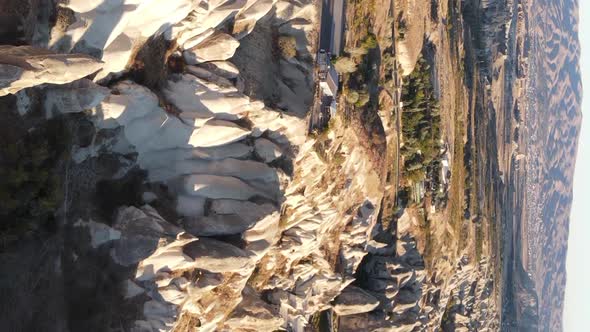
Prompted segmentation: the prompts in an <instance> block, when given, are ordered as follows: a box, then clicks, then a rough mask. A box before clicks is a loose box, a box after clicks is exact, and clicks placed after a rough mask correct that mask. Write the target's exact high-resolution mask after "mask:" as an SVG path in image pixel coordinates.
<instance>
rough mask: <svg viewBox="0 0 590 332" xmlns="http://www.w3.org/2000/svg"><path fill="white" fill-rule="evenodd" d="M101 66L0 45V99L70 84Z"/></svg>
mask: <svg viewBox="0 0 590 332" xmlns="http://www.w3.org/2000/svg"><path fill="white" fill-rule="evenodd" d="M102 66H103V63H102V62H100V61H98V60H96V59H94V58H92V57H90V56H87V55H83V54H55V53H53V52H51V51H49V50H46V49H42V48H37V47H32V46H10V45H0V96H5V95H7V94H13V93H16V92H18V91H19V90H22V89H24V88H30V87H33V86H37V85H41V84H45V83H51V84H65V83H70V82H72V81H75V80H78V79H81V78H83V77H85V76H88V75H90V74H92V73H95V72H96V71H98V70H100V69H101V68H102Z"/></svg>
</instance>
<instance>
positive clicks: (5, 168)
mask: <svg viewBox="0 0 590 332" xmlns="http://www.w3.org/2000/svg"><path fill="white" fill-rule="evenodd" d="M68 141H69V135H68V130H67V128H65V126H64V124H63V122H61V121H59V120H55V119H52V120H49V121H48V122H46V123H45V124H43V125H41V126H40V127H38V128H37V129H35V130H33V131H30V132H28V133H27V134H26V135H24V136H23V137H21V138H20V139H19V140H18V141H15V142H4V143H5V144H4V145H3V146H2V147H0V161H2V167H1V168H0V220H1V222H0V240H1V242H2V243H0V249H1V247H2V246H3V245H6V242H11V241H12V240H14V239H15V238H18V237H20V236H22V235H23V234H26V233H30V232H33V233H34V232H36V231H38V230H40V229H41V228H44V227H45V228H46V227H53V225H50V224H52V223H53V222H54V212H55V210H56V209H57V208H58V206H59V204H60V203H61V200H62V195H63V193H62V188H61V183H60V179H59V177H58V175H57V174H56V172H55V168H56V167H57V163H58V161H59V160H60V159H62V158H64V154H65V153H67V152H66V151H67V147H68ZM48 223H49V224H48Z"/></svg>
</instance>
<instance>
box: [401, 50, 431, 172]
mask: <svg viewBox="0 0 590 332" xmlns="http://www.w3.org/2000/svg"><path fill="white" fill-rule="evenodd" d="M402 101H403V103H404V108H403V112H402V124H403V125H402V134H403V142H404V145H403V147H402V149H401V153H402V156H403V157H404V161H405V165H404V166H405V177H406V179H408V180H411V181H414V182H418V181H422V180H425V179H426V177H427V175H430V176H431V177H436V176H437V175H438V174H440V155H441V154H440V149H441V145H440V138H441V132H440V112H439V106H438V101H437V99H436V98H435V97H434V90H433V87H432V83H431V79H430V67H429V66H428V64H427V63H426V61H425V60H424V59H423V58H420V60H418V63H417V64H416V68H415V69H414V71H413V72H412V73H411V74H410V76H409V77H407V79H406V82H405V84H404V86H403V90H402ZM429 180H434V179H429Z"/></svg>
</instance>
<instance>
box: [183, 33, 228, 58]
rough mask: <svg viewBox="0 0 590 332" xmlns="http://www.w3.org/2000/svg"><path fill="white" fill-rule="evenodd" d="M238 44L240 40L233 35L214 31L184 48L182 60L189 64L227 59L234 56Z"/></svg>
mask: <svg viewBox="0 0 590 332" xmlns="http://www.w3.org/2000/svg"><path fill="white" fill-rule="evenodd" d="M238 46H240V42H238V41H237V40H236V39H235V38H234V37H232V36H230V35H228V34H226V33H223V32H215V33H213V34H212V35H210V36H208V37H207V38H205V39H204V40H203V41H202V42H200V43H198V44H197V45H196V46H193V47H192V48H189V49H187V50H185V51H184V53H183V54H184V60H185V61H186V63H188V64H191V65H195V64H199V63H203V62H210V61H223V60H227V59H229V58H231V57H232V56H234V53H235V52H236V49H237V48H238Z"/></svg>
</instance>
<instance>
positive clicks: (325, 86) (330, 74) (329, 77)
mask: <svg viewBox="0 0 590 332" xmlns="http://www.w3.org/2000/svg"><path fill="white" fill-rule="evenodd" d="M338 81H339V75H338V73H337V72H336V70H335V69H334V67H330V68H329V69H328V71H327V73H326V76H325V79H323V80H321V81H320V87H321V88H322V94H323V95H324V96H330V97H333V98H336V96H337V95H338Z"/></svg>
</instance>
